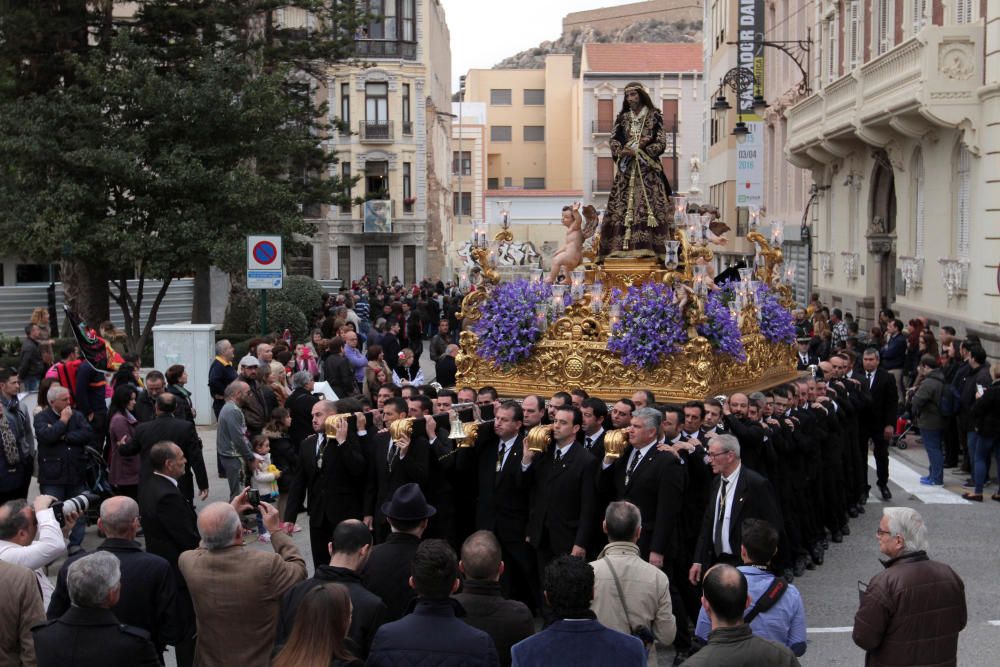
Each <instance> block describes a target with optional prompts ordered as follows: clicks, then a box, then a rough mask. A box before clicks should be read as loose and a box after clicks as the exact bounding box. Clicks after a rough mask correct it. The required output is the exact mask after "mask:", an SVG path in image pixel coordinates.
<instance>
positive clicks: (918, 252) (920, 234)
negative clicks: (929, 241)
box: [913, 148, 926, 257]
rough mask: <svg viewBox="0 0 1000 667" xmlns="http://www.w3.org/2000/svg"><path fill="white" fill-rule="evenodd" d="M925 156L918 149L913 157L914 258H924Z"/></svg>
mask: <svg viewBox="0 0 1000 667" xmlns="http://www.w3.org/2000/svg"><path fill="white" fill-rule="evenodd" d="M925 196H926V195H925V191H924V156H923V153H922V152H921V151H920V149H919V148H918V149H917V150H916V151H915V152H914V155H913V239H914V244H913V247H914V251H913V256H914V257H923V256H924V235H925V226H924V208H925V206H924V197H925Z"/></svg>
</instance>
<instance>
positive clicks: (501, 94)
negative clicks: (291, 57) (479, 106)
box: [490, 88, 513, 107]
mask: <svg viewBox="0 0 1000 667" xmlns="http://www.w3.org/2000/svg"><path fill="white" fill-rule="evenodd" d="M512 99H513V96H512V92H511V89H510V88H491V89H490V104H492V105H494V106H508V107H509V106H510V105H511V101H512Z"/></svg>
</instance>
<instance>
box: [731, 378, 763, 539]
mask: <svg viewBox="0 0 1000 667" xmlns="http://www.w3.org/2000/svg"><path fill="white" fill-rule="evenodd" d="M749 411H750V398H749V397H748V396H747V395H746V394H744V393H741V392H737V393H735V394H733V395H732V396H730V397H729V400H728V401H726V402H725V403H724V404H723V406H722V414H723V417H722V419H723V422H724V423H725V424H726V432H727V433H732V434H733V435H735V436H736V438H737V439H738V440H739V441H740V454H741V459H742V461H743V465H745V466H746V467H748V468H750V469H751V470H753V471H754V472H757V473H760V474H761V475H764V476H766V475H767V471H766V468H765V458H766V457H765V455H764V428H763V427H762V426H761V425H760V423H759V422H756V421H754V420H752V419H750V417H749V415H748V412H749ZM736 555H737V556H738V555H739V554H736Z"/></svg>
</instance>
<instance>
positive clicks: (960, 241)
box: [955, 144, 972, 259]
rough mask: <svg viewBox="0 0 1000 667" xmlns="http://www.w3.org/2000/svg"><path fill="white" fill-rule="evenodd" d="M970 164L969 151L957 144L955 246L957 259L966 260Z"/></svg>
mask: <svg viewBox="0 0 1000 667" xmlns="http://www.w3.org/2000/svg"><path fill="white" fill-rule="evenodd" d="M971 162H972V160H971V159H970V157H969V150H968V149H967V148H966V147H965V145H964V144H959V145H958V155H957V156H956V158H955V198H956V201H955V222H956V223H957V235H956V238H955V242H956V243H955V245H956V250H957V254H958V258H959V259H968V257H969V225H970V223H971V218H972V210H971V208H972V207H971V202H970V196H971V190H972V188H971V185H972V183H971V181H972V178H971V177H972V173H971V172H972V165H971Z"/></svg>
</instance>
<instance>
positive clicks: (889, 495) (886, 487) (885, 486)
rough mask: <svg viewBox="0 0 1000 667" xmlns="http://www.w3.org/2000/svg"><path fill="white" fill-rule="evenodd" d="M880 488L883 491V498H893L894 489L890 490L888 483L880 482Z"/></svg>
mask: <svg viewBox="0 0 1000 667" xmlns="http://www.w3.org/2000/svg"><path fill="white" fill-rule="evenodd" d="M878 490H879V491H881V492H882V500H892V491H890V490H889V485H888V484H879V485H878Z"/></svg>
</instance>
